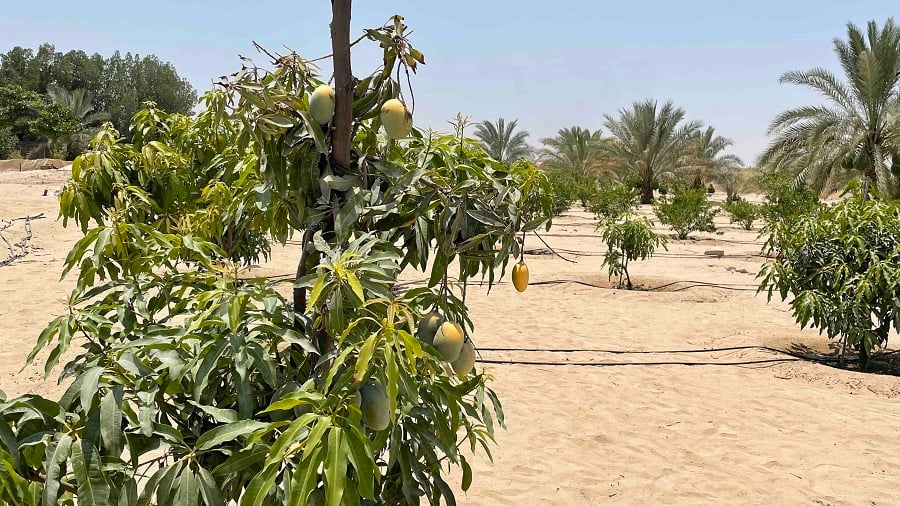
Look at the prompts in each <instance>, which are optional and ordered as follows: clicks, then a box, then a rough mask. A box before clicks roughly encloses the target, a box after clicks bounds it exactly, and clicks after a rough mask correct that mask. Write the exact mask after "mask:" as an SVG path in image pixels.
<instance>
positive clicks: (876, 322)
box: [760, 198, 900, 369]
mask: <svg viewBox="0 0 900 506" xmlns="http://www.w3.org/2000/svg"><path fill="white" fill-rule="evenodd" d="M898 244H900V205H898V204H897V203H886V202H882V201H878V200H869V201H868V202H866V203H864V204H863V203H861V202H860V200H859V199H858V198H853V199H850V200H846V201H843V202H840V203H839V204H836V205H834V206H832V207H828V208H825V209H822V210H821V211H819V212H816V213H809V214H806V215H803V216H800V217H799V218H798V219H797V220H796V221H795V222H791V221H782V222H778V223H775V224H774V226H773V227H772V233H771V234H770V236H769V239H768V241H767V243H766V251H767V252H776V251H777V253H778V255H777V257H776V259H775V261H774V262H770V263H767V264H765V265H764V266H763V268H762V270H761V271H760V277H761V278H762V283H761V284H760V291H764V290H767V291H768V295H769V300H771V298H772V294H773V292H777V293H778V294H779V295H780V296H781V299H782V300H785V299H787V298H788V297H793V299H792V300H791V302H790V305H791V311H792V313H793V315H794V318H795V319H796V321H797V323H799V324H800V326H801V327H806V326H811V327H815V328H817V329H819V331H820V332H825V333H827V335H828V337H829V339H835V338H838V339H840V341H841V342H842V344H843V345H844V347H849V348H850V349H851V350H857V351H858V352H859V357H860V366H861V367H862V368H863V369H866V368H867V366H868V358H869V356H870V354H871V351H872V350H873V349H874V348H875V347H878V346H883V345H885V344H887V340H888V335H889V334H890V333H891V329H892V328H893V329H894V331H897V330H900V300H898V299H897V294H898V293H900V267H898V266H900V248H898V247H897V245H898ZM842 357H843V352H842Z"/></svg>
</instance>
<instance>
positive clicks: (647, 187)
mask: <svg viewBox="0 0 900 506" xmlns="http://www.w3.org/2000/svg"><path fill="white" fill-rule="evenodd" d="M651 202H653V182H651V181H645V182H643V183H641V204H649V203H651Z"/></svg>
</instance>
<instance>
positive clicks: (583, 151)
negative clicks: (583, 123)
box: [541, 126, 602, 176]
mask: <svg viewBox="0 0 900 506" xmlns="http://www.w3.org/2000/svg"><path fill="white" fill-rule="evenodd" d="M541 144H543V145H544V148H543V149H541V163H542V165H544V166H545V167H546V168H548V169H552V170H564V171H566V172H574V173H576V174H579V175H581V176H587V175H588V174H589V173H591V172H592V171H593V170H594V168H595V167H596V165H597V155H598V153H599V151H600V147H601V145H602V142H601V139H600V130H597V131H594V132H591V131H590V130H589V129H586V128H581V127H579V126H573V127H571V128H562V129H560V130H559V132H558V133H557V134H556V136H555V137H546V138H543V139H541Z"/></svg>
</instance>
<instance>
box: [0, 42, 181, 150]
mask: <svg viewBox="0 0 900 506" xmlns="http://www.w3.org/2000/svg"><path fill="white" fill-rule="evenodd" d="M3 84H7V85H8V84H16V85H19V86H22V87H23V88H25V89H27V90H29V91H33V92H36V93H38V94H40V95H45V94H48V93H50V92H51V90H52V88H53V86H54V85H56V86H58V87H60V88H62V89H65V90H79V89H84V90H87V92H89V93H93V95H94V98H95V100H94V106H95V107H94V110H95V111H106V112H107V113H109V115H110V118H109V119H110V120H111V121H112V122H113V124H114V126H115V127H116V128H117V129H118V130H120V131H121V132H126V133H127V128H128V126H129V124H130V122H131V117H132V116H134V114H135V113H136V112H137V111H138V110H139V109H140V108H141V104H142V103H143V102H145V101H152V102H155V103H156V104H157V105H158V106H159V107H160V108H161V109H164V110H167V111H171V112H178V113H182V114H189V113H190V112H191V110H192V109H193V108H194V106H195V105H196V104H197V95H196V93H195V91H194V89H193V88H192V87H191V85H190V83H188V82H187V80H186V79H184V78H182V77H180V76H179V75H178V73H177V72H176V70H175V68H174V67H173V66H172V64H171V63H168V62H162V61H160V60H159V59H158V58H157V57H156V56H153V55H148V56H144V57H140V56H139V55H132V54H131V53H126V54H125V55H124V56H122V55H121V54H120V53H119V52H118V51H116V52H115V53H113V54H112V56H110V57H109V58H104V57H103V56H101V55H99V54H94V55H91V56H88V55H87V54H86V53H84V52H83V51H69V52H67V53H61V52H58V51H56V49H55V48H54V47H53V45H51V44H42V45H41V46H40V47H39V48H38V49H37V51H33V50H31V49H26V48H22V47H18V46H16V47H14V48H13V49H11V50H10V51H8V52H7V53H5V54H0V85H3Z"/></svg>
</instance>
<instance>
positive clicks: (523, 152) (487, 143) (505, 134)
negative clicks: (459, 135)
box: [475, 118, 532, 164]
mask: <svg viewBox="0 0 900 506" xmlns="http://www.w3.org/2000/svg"><path fill="white" fill-rule="evenodd" d="M518 123H519V120H517V119H515V120H512V121H510V122H509V123H507V122H506V120H504V119H503V118H500V119H498V120H497V122H496V123H491V122H490V121H485V122H483V123H480V124H478V125H476V126H475V137H478V138H479V139H480V140H481V144H482V146H484V150H485V151H487V152H488V154H489V155H491V157H492V158H494V159H495V160H497V161H500V162H503V163H505V164H509V163H512V162H515V161H516V160H520V159H522V158H528V156H530V155H531V151H532V149H531V146H529V145H528V142H526V140H525V139H527V138H528V132H526V131H524V130H522V131H519V132H515V130H516V126H518ZM513 132H515V133H513Z"/></svg>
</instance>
